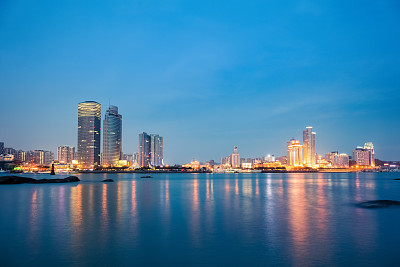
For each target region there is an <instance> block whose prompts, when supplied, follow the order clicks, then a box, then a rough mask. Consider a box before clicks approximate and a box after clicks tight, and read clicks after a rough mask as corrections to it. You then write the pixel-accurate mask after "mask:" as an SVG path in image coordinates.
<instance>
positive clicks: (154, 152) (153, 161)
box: [139, 132, 164, 167]
mask: <svg viewBox="0 0 400 267" xmlns="http://www.w3.org/2000/svg"><path fill="white" fill-rule="evenodd" d="M163 153H164V151H163V138H162V137H161V136H159V135H158V134H150V135H149V134H147V133H145V132H143V133H141V134H139V165H140V166H141V167H148V166H163V165H164V156H163Z"/></svg>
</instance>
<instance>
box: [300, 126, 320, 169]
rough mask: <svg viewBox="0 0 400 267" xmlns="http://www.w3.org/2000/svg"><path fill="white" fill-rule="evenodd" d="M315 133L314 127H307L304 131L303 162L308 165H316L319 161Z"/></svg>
mask: <svg viewBox="0 0 400 267" xmlns="http://www.w3.org/2000/svg"><path fill="white" fill-rule="evenodd" d="M315 134H316V133H315V132H313V131H312V127H306V130H304V131H303V164H304V165H306V166H314V165H315V164H316V163H317V160H316V153H315Z"/></svg>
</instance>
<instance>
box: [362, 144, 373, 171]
mask: <svg viewBox="0 0 400 267" xmlns="http://www.w3.org/2000/svg"><path fill="white" fill-rule="evenodd" d="M364 149H366V150H367V151H368V153H369V166H372V167H375V150H374V145H373V144H372V142H368V143H365V144H364Z"/></svg>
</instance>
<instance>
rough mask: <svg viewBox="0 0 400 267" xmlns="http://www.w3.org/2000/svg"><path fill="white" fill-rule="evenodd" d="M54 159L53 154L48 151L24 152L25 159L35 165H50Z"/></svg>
mask: <svg viewBox="0 0 400 267" xmlns="http://www.w3.org/2000/svg"><path fill="white" fill-rule="evenodd" d="M53 160H54V154H53V152H50V151H44V150H31V151H27V152H26V153H25V161H26V162H28V163H31V164H36V165H50V164H51V163H52V162H53Z"/></svg>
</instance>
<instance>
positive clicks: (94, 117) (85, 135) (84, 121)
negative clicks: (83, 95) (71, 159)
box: [78, 101, 101, 168]
mask: <svg viewBox="0 0 400 267" xmlns="http://www.w3.org/2000/svg"><path fill="white" fill-rule="evenodd" d="M100 129H101V105H100V104H99V103H97V102H95V101H85V102H81V103H79V104H78V162H79V164H80V165H81V167H82V168H93V167H95V166H97V165H100Z"/></svg>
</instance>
